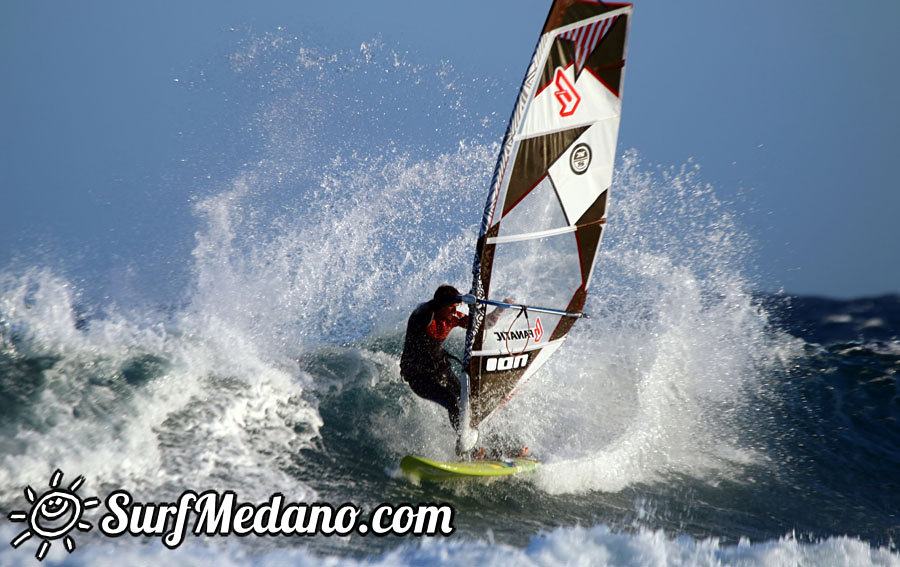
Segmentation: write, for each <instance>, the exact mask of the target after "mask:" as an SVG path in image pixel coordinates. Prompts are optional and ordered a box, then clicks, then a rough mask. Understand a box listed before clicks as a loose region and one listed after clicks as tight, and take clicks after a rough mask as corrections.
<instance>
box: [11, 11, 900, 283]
mask: <svg viewBox="0 0 900 567" xmlns="http://www.w3.org/2000/svg"><path fill="white" fill-rule="evenodd" d="M548 5H549V2H545V1H536V0H519V1H492V2H483V1H469V0H460V1H456V2H453V3H436V2H426V3H419V4H414V3H412V2H399V1H379V2H361V1H355V0H350V1H346V2H340V3H337V2H333V3H316V4H312V3H305V2H289V1H285V0H281V1H260V2H252V3H251V2H236V1H220V0H200V1H195V2H173V1H161V2H152V3H149V2H145V3H126V2H113V1H104V2H98V1H83V2H77V3H75V2H63V1H42V2H34V1H28V0H10V1H7V2H4V3H3V5H2V7H0V54H2V55H0V84H2V85H3V86H2V88H0V171H2V172H3V176H2V181H0V183H2V185H0V212H2V215H3V223H2V226H0V265H5V264H7V263H8V262H10V261H11V260H18V261H19V262H22V261H24V262H25V263H26V264H27V263H40V262H41V261H43V259H45V258H51V259H52V257H53V256H54V255H60V254H64V255H66V256H68V258H67V259H68V261H70V262H73V261H74V262H78V261H79V258H80V257H82V256H83V260H81V261H84V262H91V263H94V264H96V265H97V266H98V269H103V268H104V266H105V265H107V264H108V265H112V264H114V263H115V262H116V261H117V258H116V256H117V255H119V254H121V255H127V254H129V253H130V252H129V251H134V250H140V251H142V252H141V253H146V254H156V255H159V253H163V255H168V256H170V257H178V256H179V254H186V250H184V249H181V250H180V251H179V253H178V254H171V253H170V252H169V249H170V248H175V249H177V248H178V247H182V248H184V247H187V248H188V249H189V247H190V244H191V242H190V239H189V238H184V237H183V236H184V235H179V236H178V237H177V238H176V237H175V236H173V235H166V234H163V233H162V232H165V231H161V230H160V227H164V226H165V223H166V221H167V219H170V220H171V222H172V224H173V225H187V224H189V223H188V222H187V220H188V217H189V216H190V211H189V207H188V206H187V204H186V201H185V199H183V198H182V196H181V193H178V194H177V195H178V196H177V197H175V196H174V195H176V193H175V192H173V191H172V190H171V189H172V188H173V187H175V186H179V187H180V186H183V185H184V184H185V183H186V182H188V181H189V176H186V175H185V174H184V173H183V172H181V170H179V165H178V164H179V163H180V160H181V159H183V156H184V154H185V151H186V149H185V143H184V136H185V135H186V134H189V135H191V136H193V138H192V139H193V140H197V139H198V138H202V137H209V138H210V140H218V142H211V143H220V144H223V143H224V142H222V141H221V140H222V139H223V138H227V133H226V135H223V133H222V132H217V131H216V128H217V124H223V123H225V122H227V121H226V120H225V119H224V114H225V113H227V112H228V109H227V108H226V107H225V106H224V105H223V104H221V103H217V102H215V101H214V100H212V99H211V100H210V101H209V104H198V102H197V99H196V97H195V98H192V97H191V94H190V93H189V92H187V91H186V90H185V89H183V88H178V87H177V85H176V84H175V83H174V79H175V78H178V77H180V76H184V74H185V73H191V72H196V70H197V69H203V68H204V66H205V65H215V64H217V63H216V62H220V61H222V60H224V59H225V58H226V57H227V56H228V55H229V54H230V53H232V52H233V51H234V49H235V46H236V45H237V44H238V42H240V41H241V40H243V39H245V38H246V37H247V35H248V33H264V32H266V31H270V30H274V29H275V28H276V27H278V26H281V27H284V28H287V29H288V30H290V31H296V32H298V33H308V34H310V35H311V36H312V37H315V38H316V40H317V41H319V42H321V43H322V44H325V45H329V46H333V47H334V48H335V49H355V48H358V46H359V44H360V43H362V42H365V41H370V40H371V39H372V38H373V37H374V36H376V35H378V34H380V35H381V37H382V38H383V39H384V40H385V42H388V43H391V44H395V45H398V46H400V47H401V48H403V49H405V50H407V51H408V52H409V54H410V55H409V56H410V58H411V59H418V60H421V61H425V62H432V61H438V60H446V61H449V62H450V63H452V64H453V65H454V66H455V67H456V69H457V70H458V71H460V72H462V73H466V74H471V75H477V76H482V77H491V78H496V79H497V80H498V81H500V82H501V83H502V84H515V85H518V83H519V81H520V80H521V77H522V75H523V73H524V71H525V67H526V65H527V60H528V57H529V55H530V54H531V51H532V49H533V47H534V44H535V42H536V39H537V33H538V31H539V30H540V28H541V25H542V24H543V20H544V17H545V15H546V11H547V8H548ZM312 6H314V7H312ZM473 16H474V17H473ZM898 24H900V3H898V2H896V1H894V0H871V1H868V2H865V3H858V4H847V3H845V2H841V3H838V2H833V1H827V2H813V1H807V0H802V1H801V0H796V1H790V2H787V1H785V2H774V1H769V0H763V1H760V2H754V3H746V2H730V1H723V0H688V1H684V2H674V1H671V0H645V1H640V0H637V1H636V2H635V18H634V21H633V26H632V35H631V43H630V48H629V49H630V51H629V61H628V69H627V74H626V81H625V91H624V97H625V98H624V115H623V121H622V129H621V136H620V149H624V148H636V149H637V150H638V151H639V152H640V153H641V154H642V155H643V156H644V158H645V159H646V160H647V161H649V162H652V163H657V164H661V165H664V166H665V165H674V166H678V165H680V164H682V163H684V162H685V161H686V160H687V159H688V158H693V159H694V160H695V162H696V163H698V164H699V165H700V166H701V171H702V176H703V178H704V179H705V180H706V181H708V182H710V183H711V184H713V185H714V186H715V188H716V191H717V193H718V195H719V196H720V197H721V198H722V199H723V200H726V201H730V200H734V201H735V202H736V204H735V208H736V209H738V210H739V211H740V212H741V213H742V216H741V220H742V222H743V223H744V225H745V226H746V227H748V228H749V229H750V230H751V231H752V232H753V235H754V238H755V240H756V242H757V244H758V250H757V255H756V256H755V262H756V264H757V270H758V273H759V277H760V282H761V287H762V288H763V289H766V290H776V289H779V288H783V289H784V290H785V291H787V292H789V293H798V294H818V295H828V296H838V297H853V296H863V295H873V294H880V293H886V292H895V293H896V292H900V261H898V259H900V254H898V229H897V225H896V223H897V220H896V217H897V214H898V212H900V191H898V183H897V181H896V175H895V171H894V167H893V166H894V163H895V157H894V155H895V153H896V151H897V149H898V147H900V143H898V141H897V137H898V134H897V132H900V111H898V109H897V100H898V93H900V78H898V73H897V72H896V70H897V68H898V66H897V63H896V61H895V58H896V57H897V56H898V54H900V34H898V33H897V32H896V26H897V25H898ZM513 90H514V89H513ZM512 102H513V101H512V100H511V99H510V100H499V101H488V104H495V105H496V110H497V111H498V112H500V113H502V114H503V115H506V114H508V112H509V108H510V107H511V104H512ZM223 155H225V154H223ZM73 243H77V245H76V244H73ZM98 250H113V251H114V252H112V253H106V252H103V253H100V252H98ZM116 250H119V252H115V251H116ZM148 250H149V252H148ZM73 258H74V259H73Z"/></svg>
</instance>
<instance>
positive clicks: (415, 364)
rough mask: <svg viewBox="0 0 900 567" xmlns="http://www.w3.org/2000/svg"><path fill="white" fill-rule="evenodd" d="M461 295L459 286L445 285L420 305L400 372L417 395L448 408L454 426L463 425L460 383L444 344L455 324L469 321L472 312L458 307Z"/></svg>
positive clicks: (411, 323) (410, 323)
mask: <svg viewBox="0 0 900 567" xmlns="http://www.w3.org/2000/svg"><path fill="white" fill-rule="evenodd" d="M459 295H460V294H459V291H457V289H456V288H455V287H453V286H450V285H442V286H440V287H439V288H437V291H435V292H434V297H433V298H432V299H431V300H430V301H426V302H425V303H422V304H421V305H419V306H418V307H416V309H415V310H414V311H413V312H412V315H410V316H409V321H408V322H407V324H406V341H405V342H404V344H403V355H402V356H401V357H400V375H401V376H402V377H403V379H404V380H406V382H407V383H408V384H409V387H410V388H412V391H413V392H415V393H416V395H418V396H419V397H422V398H425V399H426V400H431V401H433V402H437V403H439V404H440V405H442V406H443V407H444V408H446V409H447V412H448V413H449V414H450V423H452V424H453V428H454V429H459V395H460V384H459V378H457V377H456V374H455V373H454V372H453V369H452V368H451V367H450V354H448V353H447V351H445V350H444V349H443V344H444V340H445V339H446V338H447V335H449V334H450V331H451V330H453V328H454V327H467V326H468V325H469V316H468V315H463V314H462V313H459V312H458V311H457V310H456V306H457V305H459V304H460V299H459Z"/></svg>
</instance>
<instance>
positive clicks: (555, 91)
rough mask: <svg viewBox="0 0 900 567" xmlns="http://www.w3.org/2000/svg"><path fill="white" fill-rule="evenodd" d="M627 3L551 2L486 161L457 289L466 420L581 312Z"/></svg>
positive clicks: (614, 132) (540, 357)
mask: <svg viewBox="0 0 900 567" xmlns="http://www.w3.org/2000/svg"><path fill="white" fill-rule="evenodd" d="M631 12H632V6H631V5H630V4H619V3H608V2H607V3H604V2H596V1H585V0H555V1H554V2H553V6H552V7H551V9H550V14H549V16H548V17H547V21H546V23H545V25H544V29H543V31H542V34H541V38H540V41H539V42H538V45H537V48H536V49H535V52H534V54H533V56H532V60H531V65H530V66H529V68H528V72H527V73H526V75H525V80H524V81H523V83H522V88H521V90H520V91H519V98H518V100H517V102H516V105H515V108H514V110H513V113H512V117H511V118H510V122H509V126H508V128H507V131H506V135H505V137H504V140H503V145H502V148H501V151H500V156H499V158H498V160H497V165H496V168H495V170H494V176H493V179H492V181H491V187H490V191H489V193H488V198H487V204H486V206H485V209H484V217H483V218H482V223H481V232H480V235H479V237H478V241H477V244H476V250H475V262H474V265H473V268H472V274H473V283H472V289H471V291H470V294H469V295H468V296H465V298H466V299H469V300H470V301H471V302H473V303H474V304H473V305H471V306H470V313H471V314H472V316H471V317H470V318H469V327H468V330H467V333H466V350H465V355H464V359H463V368H464V369H465V370H467V376H464V379H463V391H462V400H461V406H462V407H461V410H462V419H463V430H464V431H465V430H467V429H468V428H469V427H473V428H476V427H477V426H478V425H479V424H480V423H482V422H483V421H484V420H486V419H488V418H489V417H490V416H491V415H493V414H494V412H496V410H497V409H498V408H499V407H501V406H502V405H503V404H504V403H505V402H506V401H507V400H509V399H510V397H512V395H513V394H514V393H515V391H516V389H517V388H518V387H519V386H520V385H521V384H522V383H524V382H525V381H526V380H527V379H528V378H529V377H531V376H533V375H534V374H535V373H536V372H537V371H538V369H539V368H540V367H541V366H542V365H543V364H544V363H546V362H547V360H548V359H549V358H550V357H551V356H552V355H553V353H555V352H556V351H557V350H558V349H559V347H560V345H562V343H563V341H564V340H565V338H566V334H567V333H568V332H569V330H570V329H571V328H572V325H573V324H574V323H575V321H576V320H577V319H578V318H579V317H581V316H583V313H582V309H583V307H584V303H585V298H586V296H587V288H588V285H589V284H590V281H591V272H592V271H593V267H594V261H595V259H596V255H597V249H598V247H599V245H600V239H601V237H602V236H603V229H604V224H605V223H606V207H607V201H608V196H609V188H610V185H611V184H612V176H613V160H614V158H615V151H616V141H617V138H618V132H619V117H620V115H621V108H622V99H621V95H622V79H623V73H624V69H625V48H626V44H627V38H628V26H629V20H630V17H631ZM498 308H499V309H498ZM461 435H462V433H461ZM461 439H462V437H461ZM464 444H465V443H464Z"/></svg>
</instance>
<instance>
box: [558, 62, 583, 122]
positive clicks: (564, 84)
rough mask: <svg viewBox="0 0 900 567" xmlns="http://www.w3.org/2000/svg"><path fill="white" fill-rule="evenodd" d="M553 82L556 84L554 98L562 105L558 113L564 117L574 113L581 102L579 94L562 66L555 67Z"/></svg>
mask: <svg viewBox="0 0 900 567" xmlns="http://www.w3.org/2000/svg"><path fill="white" fill-rule="evenodd" d="M553 82H554V84H555V85H556V91H555V92H554V93H553V95H554V96H556V100H557V101H559V104H560V105H561V106H562V108H560V109H559V115H560V116H562V117H564V118H565V117H566V116H572V115H573V114H575V110H576V109H577V108H578V105H579V104H580V103H581V95H580V94H578V91H576V90H575V85H573V84H572V83H571V82H570V81H569V78H568V77H566V73H565V71H563V70H562V67H557V68H556V75H555V76H554V77H553Z"/></svg>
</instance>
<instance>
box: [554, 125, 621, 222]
mask: <svg viewBox="0 0 900 567" xmlns="http://www.w3.org/2000/svg"><path fill="white" fill-rule="evenodd" d="M618 131H619V117H618V116H613V117H611V118H607V119H605V120H601V121H599V122H597V123H596V124H594V125H593V126H591V127H590V128H589V129H587V130H586V131H585V132H584V134H582V135H581V136H579V137H578V138H577V139H576V140H575V143H574V144H572V147H571V148H570V149H569V151H567V152H566V153H565V154H563V155H562V156H561V157H560V158H559V159H558V160H556V162H555V163H554V164H553V165H551V166H550V179H552V180H553V185H554V187H555V188H556V192H557V194H558V196H559V200H560V201H561V202H562V207H563V209H564V211H565V214H566V218H567V219H568V222H569V224H575V223H576V222H578V219H580V218H581V215H583V214H584V213H585V211H587V210H588V208H589V207H590V206H591V205H592V204H593V203H594V201H596V200H597V197H599V196H600V194H601V193H603V192H604V191H605V190H606V189H608V188H609V186H610V185H612V177H613V160H614V159H615V154H616V137H617V134H618ZM573 154H574V155H573ZM579 159H581V160H582V161H581V162H579V161H578V160H579ZM581 167H583V168H584V169H583V170H581Z"/></svg>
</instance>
